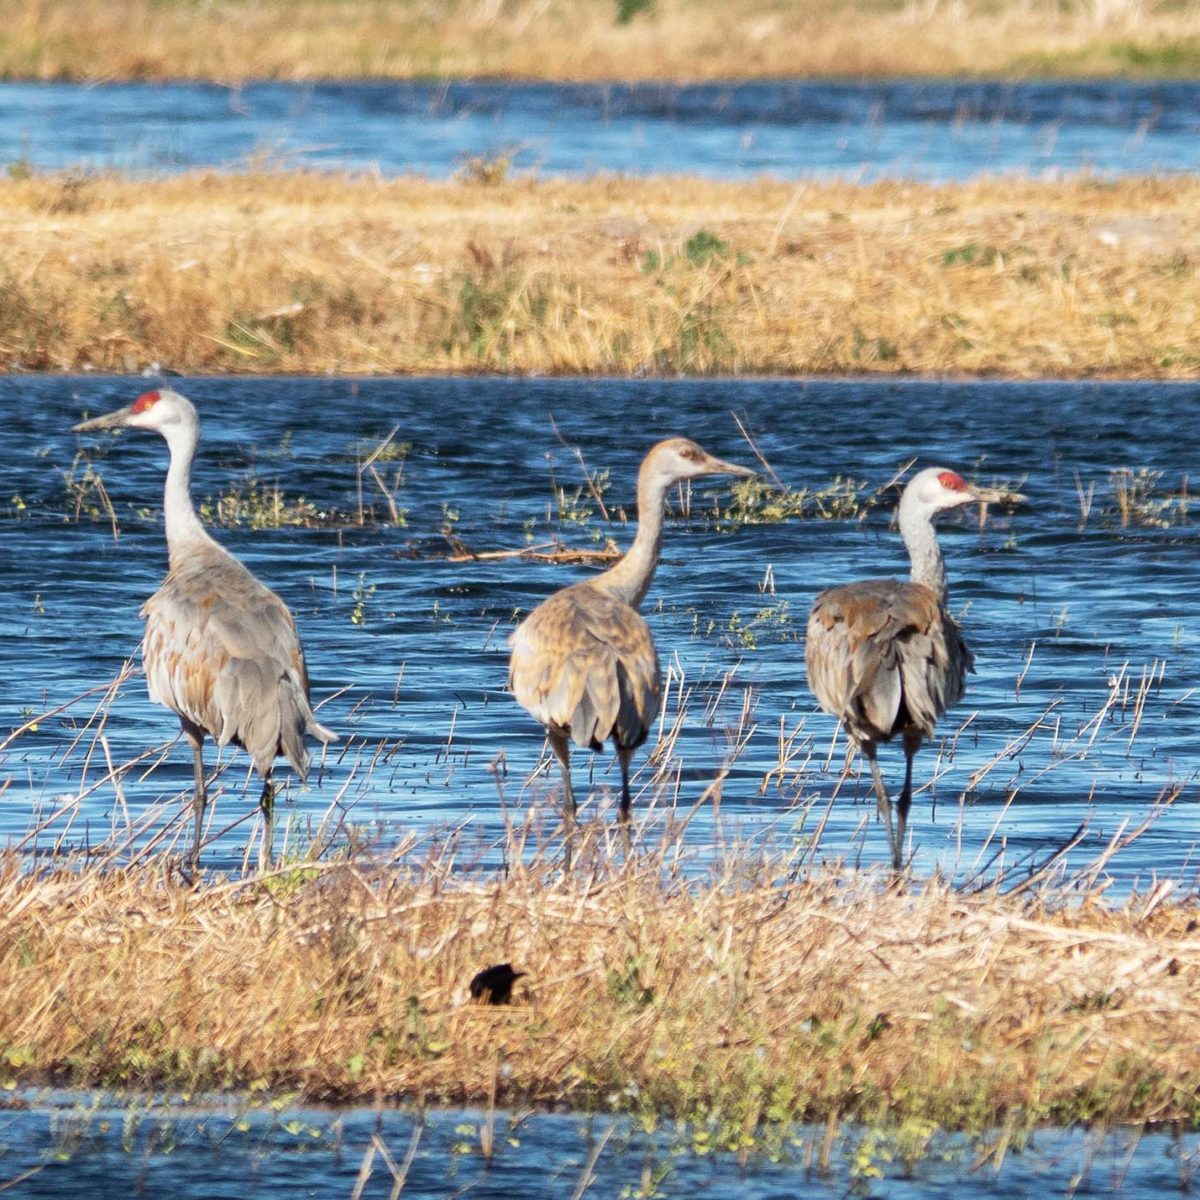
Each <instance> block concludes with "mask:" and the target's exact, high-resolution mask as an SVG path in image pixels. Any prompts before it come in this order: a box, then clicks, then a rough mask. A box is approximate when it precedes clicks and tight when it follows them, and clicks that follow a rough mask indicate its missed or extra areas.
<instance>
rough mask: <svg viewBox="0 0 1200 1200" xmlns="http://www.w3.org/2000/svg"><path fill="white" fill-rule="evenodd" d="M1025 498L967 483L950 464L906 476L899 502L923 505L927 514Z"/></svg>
mask: <svg viewBox="0 0 1200 1200" xmlns="http://www.w3.org/2000/svg"><path fill="white" fill-rule="evenodd" d="M1024 499H1025V497H1024V496H1022V495H1021V493H1020V492H1010V491H1005V490H1002V489H1000V488H990V487H983V486H982V485H980V484H977V483H968V482H967V481H966V480H965V479H964V478H963V477H962V476H961V475H960V474H959V473H958V472H957V471H952V470H950V468H949V467H926V468H925V470H924V471H918V472H917V474H916V475H914V476H913V477H912V479H910V480H909V482H908V486H907V487H906V488H905V489H904V495H903V496H902V497H901V498H900V503H901V504H902V505H904V506H905V507H907V508H921V509H925V510H926V511H927V512H928V513H929V514H930V515H933V514H934V513H939V512H942V511H944V510H946V509H950V508H961V507H962V506H963V505H964V504H995V503H1001V502H1003V503H1009V504H1019V503H1021V502H1022V501H1023V500H1024Z"/></svg>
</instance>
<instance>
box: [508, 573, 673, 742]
mask: <svg viewBox="0 0 1200 1200" xmlns="http://www.w3.org/2000/svg"><path fill="white" fill-rule="evenodd" d="M509 643H510V645H511V646H512V658H511V660H510V663H509V687H510V688H511V689H512V692H513V694H514V695H515V696H516V698H517V701H518V702H519V703H520V704H521V705H522V706H523V707H524V708H525V709H527V710H528V711H529V712H530V713H531V714H532V715H533V716H534V717H535V718H536V719H537V720H539V721H540V722H541V723H542V724H543V725H545V726H546V727H547V728H548V729H551V730H552V731H556V732H562V733H566V734H568V735H569V736H570V738H571V740H572V741H574V742H575V743H576V744H577V745H579V746H585V747H591V748H592V749H593V750H599V749H601V748H602V746H603V743H604V741H605V740H606V739H608V738H611V739H612V740H613V741H614V742H616V744H617V746H618V747H620V748H623V749H627V750H633V749H636V747H638V746H640V745H641V744H642V743H643V742H644V741H645V740H646V738H647V736H648V735H649V733H650V729H651V726H652V725H653V724H654V719H655V717H657V716H658V706H659V702H660V699H661V696H662V670H661V668H660V666H659V662H658V654H657V652H656V651H655V649H654V639H653V638H652V637H651V635H650V627H649V626H648V625H647V624H646V622H645V621H644V620H643V619H642V617H641V615H640V614H639V613H638V612H637V610H636V609H634V608H632V607H631V606H630V605H629V604H627V603H625V602H624V601H623V600H621V599H618V598H617V597H614V596H612V595H610V594H608V593H607V592H606V591H605V590H604V589H603V588H601V587H598V586H597V585H596V584H595V583H593V582H591V581H585V582H583V583H576V584H573V585H572V586H570V587H567V588H564V589H563V590H562V591H561V592H556V593H555V594H554V595H553V596H551V597H550V598H549V599H548V600H545V601H543V602H542V603H541V604H539V605H538V606H537V608H535V609H534V610H533V612H531V613H530V614H529V616H528V617H526V618H525V620H524V621H522V622H521V624H520V625H518V626H517V628H516V629H515V630H514V631H513V632H512V634H511V635H510V637H509Z"/></svg>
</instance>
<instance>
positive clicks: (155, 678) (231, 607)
mask: <svg viewBox="0 0 1200 1200" xmlns="http://www.w3.org/2000/svg"><path fill="white" fill-rule="evenodd" d="M74 428H75V432H76V433H86V432H90V431H92V430H100V429H147V430H150V431H151V432H153V433H158V434H161V435H162V437H163V438H164V439H165V440H166V443H167V446H168V448H169V449H170V451H171V465H170V468H169V469H168V471H167V483H166V490H165V493H164V497H163V515H164V519H165V523H166V529H167V554H168V557H169V561H170V569H169V570H168V572H167V577H166V579H165V580H164V581H163V585H162V587H160V588H159V589H158V591H157V592H155V593H154V595H153V596H151V597H150V599H149V600H147V601H146V603H145V604H144V605H143V606H142V616H143V618H145V621H146V636H145V638H144V639H143V641H142V662H143V664H144V665H145V668H146V686H147V688H148V689H149V692H150V699H151V700H154V701H157V702H158V703H159V704H162V705H165V706H166V707H167V708H169V709H170V710H171V711H172V712H174V713H175V714H176V716H178V717H179V722H180V724H181V725H182V727H183V735H184V737H185V738H187V740H188V744H189V745H190V746H191V748H192V757H193V765H194V767H195V780H196V783H195V793H194V798H193V811H194V813H195V822H196V829H195V836H194V839H193V841H192V850H191V854H190V856H189V861H190V863H191V865H192V866H193V867H195V866H196V865H197V863H198V862H199V859H200V844H201V839H202V835H203V829H204V810H205V807H206V805H207V803H208V792H207V788H206V785H205V779H204V756H203V747H204V739H205V737H206V736H207V737H211V738H213V739H214V740H215V741H216V743H217V744H218V745H219V746H224V745H227V744H228V743H229V742H233V743H234V744H235V745H238V746H241V747H242V748H243V749H244V750H245V751H246V753H247V754H249V755H250V757H251V759H252V760H253V762H254V767H255V770H256V771H257V772H258V774H259V776H260V777H261V778H262V781H263V790H262V797H261V798H260V800H259V806H260V808H261V809H262V815H263V826H264V827H263V840H262V846H261V854H260V859H261V861H262V864H263V865H264V866H265V865H267V864H268V863H269V862H270V861H271V818H272V814H273V810H274V805H275V787H274V784H273V783H272V782H271V768H272V765H273V764H274V762H275V759H276V758H277V757H278V756H280V755H282V756H283V757H284V758H286V759H287V761H288V762H289V763H290V764H291V766H292V770H294V771H295V772H296V774H297V775H298V776H299V777H300V778H301V779H304V778H305V776H306V775H307V773H308V763H309V755H308V750H307V748H306V747H305V744H304V739H305V737H312V738H316V739H317V740H318V741H320V742H326V743H328V742H335V741H337V734H336V733H334V732H333V731H332V730H331V729H326V728H325V726H324V725H322V724H321V723H320V722H319V721H318V720H317V718H316V717H315V716H314V715H313V710H312V705H311V704H310V703H309V698H308V672H307V670H306V668H305V665H304V652H303V651H302V650H301V648H300V639H299V637H298V636H297V634H296V623H295V621H293V620H292V614H291V613H290V612H289V611H288V609H287V606H286V605H285V604H284V602H283V601H282V600H280V598H279V597H278V596H277V595H275V593H274V592H273V591H271V589H270V588H268V587H267V586H266V585H265V584H263V583H260V582H259V581H258V580H257V579H256V578H255V577H254V576H253V575H252V574H251V573H250V572H249V570H247V569H246V567H244V566H243V565H242V564H241V563H240V562H238V560H237V559H236V558H234V557H233V555H232V554H230V553H229V551H228V550H226V549H225V548H224V547H223V546H220V545H218V544H217V543H216V542H215V541H214V540H213V539H212V538H211V537H210V536H209V535H208V532H207V531H206V530H205V528H204V526H203V525H202V524H201V523H200V518H199V517H198V516H197V515H196V510H195V508H194V507H193V505H192V497H191V472H192V459H193V458H194V457H195V453H196V446H197V444H198V443H199V441H200V418H199V417H198V416H197V414H196V410H195V408H193V407H192V404H191V402H190V401H189V400H187V399H186V398H185V397H183V396H181V395H180V394H179V393H178V392H173V391H171V390H170V389H169V388H160V389H158V390H157V391H153V392H145V393H144V394H143V395H141V396H139V397H138V398H137V399H136V400H135V401H134V402H133V403H132V404H130V405H128V406H126V407H125V408H121V409H118V410H117V411H116V412H110V413H106V414H105V415H104V416H102V417H94V418H93V419H92V420H90V421H81V422H80V423H79V424H78V425H76V426H75V427H74Z"/></svg>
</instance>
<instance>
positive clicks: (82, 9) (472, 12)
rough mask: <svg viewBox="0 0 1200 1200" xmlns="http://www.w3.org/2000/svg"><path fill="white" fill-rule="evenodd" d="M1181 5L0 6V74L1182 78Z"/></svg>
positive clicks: (106, 1)
mask: <svg viewBox="0 0 1200 1200" xmlns="http://www.w3.org/2000/svg"><path fill="white" fill-rule="evenodd" d="M1198 13H1200V6H1198V5H1197V4H1196V3H1195V0H1015V2H1013V0H1009V2H1008V3H1004V4H997V3H994V2H992V0H953V2H950V0H806V2H805V3H804V4H791V5H784V4H779V3H774V2H771V0H738V3H736V4H733V5H730V4H728V3H723V2H722V0H450V2H447V3H438V4H428V3H419V2H416V0H409V2H407V3H406V2H401V0H393V2H392V3H388V4H346V3H337V2H335V0H226V2H224V3H221V4H195V3H191V2H189V0H165V2H164V0H6V4H5V14H4V15H5V36H4V38H3V39H2V40H0V75H5V76H9V77H14V76H16V77H31V78H39V79H61V78H75V79H89V80H95V79H129V78H133V79H164V78H180V77H187V78H202V79H219V80H222V81H230V80H244V79H261V78H284V79H315V78H331V77H333V78H343V79H344V78H356V77H382V78H411V77H415V78H426V79H427V78H430V77H442V78H444V77H447V76H451V77H454V76H473V77H478V76H492V77H512V78H530V77H533V78H541V79H595V80H609V79H625V78H639V79H664V80H676V79H718V80H725V79H735V78H756V77H765V76H773V75H777V76H797V75H801V76H803V75H818V76H819V75H825V76H830V75H834V76H854V75H880V74H882V75H908V74H929V75H961V74H978V73H989V74H998V73H1015V74H1018V75H1029V74H1051V75H1070V74H1079V75H1105V74H1116V75H1121V74H1134V75H1145V76H1161V75H1183V74H1190V73H1194V71H1195V68H1196V64H1197V57H1198V51H1197V43H1196V36H1195V35H1196V21H1197V15H1198Z"/></svg>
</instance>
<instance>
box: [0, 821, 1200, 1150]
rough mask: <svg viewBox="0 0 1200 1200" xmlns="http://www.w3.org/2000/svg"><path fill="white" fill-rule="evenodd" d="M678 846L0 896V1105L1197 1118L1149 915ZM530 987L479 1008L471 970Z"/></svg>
mask: <svg viewBox="0 0 1200 1200" xmlns="http://www.w3.org/2000/svg"><path fill="white" fill-rule="evenodd" d="M673 846H674V843H673V842H672V841H671V839H670V838H669V837H668V838H666V839H664V842H663V844H662V846H661V848H660V849H659V850H658V851H655V850H648V851H643V852H642V853H641V854H640V855H639V856H638V857H636V858H635V859H634V860H633V862H632V863H626V864H624V865H617V864H616V863H615V861H614V858H613V857H610V856H609V855H610V853H611V852H610V851H605V850H604V849H603V848H601V849H600V851H599V852H598V853H596V854H595V855H594V856H592V857H590V858H589V855H588V854H587V853H584V854H583V855H582V856H581V857H580V859H579V860H577V869H576V870H575V871H574V872H572V873H570V874H569V875H567V876H566V877H564V876H563V875H562V874H561V872H559V871H558V870H556V869H555V868H554V866H553V865H551V862H550V860H549V859H548V858H547V857H544V856H542V855H534V856H533V858H532V862H531V865H526V866H522V865H520V848H519V847H518V846H514V847H511V848H510V849H511V850H512V851H513V854H512V858H511V859H510V862H512V863H513V867H512V870H511V871H510V872H509V873H508V874H507V875H504V876H500V875H496V874H491V875H488V876H483V875H479V876H476V877H474V878H472V876H471V875H470V874H469V873H462V872H456V871H455V870H453V869H452V868H451V866H450V856H449V855H447V856H446V857H444V858H443V859H441V860H440V861H439V862H426V863H425V864H423V865H422V866H419V867H415V868H410V869H406V868H404V867H399V866H396V865H395V864H392V865H388V866H387V867H384V868H371V867H368V866H366V865H355V864H354V863H353V862H347V863H344V864H342V865H325V866H319V867H318V866H312V867H305V868H302V867H294V868H288V869H286V870H282V871H280V872H277V873H276V874H275V875H273V876H268V877H264V878H251V879H248V880H244V881H234V882H213V883H210V884H208V885H206V886H205V887H203V888H201V889H200V890H195V891H194V890H191V889H188V888H184V887H182V886H179V885H177V884H175V883H173V882H171V880H170V879H169V878H168V876H167V875H166V874H165V873H163V872H162V871H161V870H160V869H157V868H155V867H145V868H139V869H135V870H131V871H127V872H120V871H109V872H103V871H97V870H94V869H84V870H82V871H81V872H80V873H73V872H69V871H66V870H64V871H61V872H58V873H53V874H42V875H38V876H33V875H31V874H30V873H29V872H28V871H27V870H26V869H25V867H24V866H23V864H22V863H21V862H20V861H18V859H17V858H16V857H15V856H9V858H8V859H7V861H6V862H5V864H4V867H3V871H2V874H0V947H2V948H3V953H2V954H0V1080H6V1081H7V1082H8V1083H9V1084H10V1085H11V1084H13V1083H17V1082H21V1081H26V1082H33V1081H36V1080H48V1079H49V1080H56V1081H59V1082H63V1083H72V1084H76V1085H82V1086H87V1085H135V1086H136V1085H148V1086H164V1085H165V1086H173V1087H177V1088H182V1089H184V1090H187V1091H195V1090H197V1089H211V1088H226V1087H253V1088H263V1087H270V1088H272V1089H286V1090H294V1091H297V1092H298V1093H300V1094H301V1095H302V1096H305V1097H310V1098H337V1099H368V1098H375V1097H394V1096H424V1097H426V1098H429V1099H439V1098H444V1099H464V1098H465V1099H482V1098H486V1097H487V1096H488V1094H489V1092H490V1091H491V1090H492V1089H493V1088H496V1090H497V1093H498V1095H499V1097H500V1099H501V1101H502V1102H517V1101H532V1102H539V1101H546V1102H548V1101H566V1102H569V1103H571V1104H573V1105H577V1106H585V1107H586V1106H592V1107H600V1108H605V1109H606V1108H608V1107H610V1106H614V1107H620V1108H625V1109H631V1110H633V1111H635V1112H640V1113H642V1114H643V1115H645V1116H646V1117H647V1119H650V1118H652V1116H653V1114H663V1113H671V1114H677V1115H681V1116H685V1117H692V1118H696V1119H704V1120H707V1121H714V1120H715V1121H717V1122H718V1123H719V1124H720V1126H721V1128H722V1129H723V1130H724V1135H723V1136H725V1137H727V1138H728V1139H729V1140H730V1142H731V1144H734V1145H736V1144H737V1139H739V1138H744V1137H746V1136H749V1135H750V1134H751V1133H752V1132H753V1131H754V1129H755V1128H756V1127H757V1126H758V1125H759V1124H760V1123H762V1122H776V1121H788V1120H792V1119H798V1118H805V1119H819V1118H828V1117H831V1116H836V1117H838V1118H842V1117H847V1118H855V1119H859V1120H867V1121H884V1120H892V1119H898V1120H906V1119H910V1120H927V1121H931V1122H936V1123H938V1124H940V1125H942V1126H944V1127H965V1128H981V1127H984V1126H990V1125H993V1124H997V1123H999V1124H1003V1123H1004V1122H1008V1123H1009V1127H1010V1129H1011V1128H1018V1127H1025V1126H1027V1125H1028V1124H1029V1123H1031V1122H1035V1121H1038V1120H1042V1119H1046V1118H1061V1119H1076V1118H1091V1117H1096V1118H1103V1119H1107V1120H1111V1121H1124V1120H1141V1121H1159V1120H1166V1119H1172V1118H1195V1117H1196V1116H1197V1115H1198V1114H1197V1107H1198V1101H1197V1095H1198V1088H1200V1064H1198V1061H1197V1057H1196V1054H1195V1041H1194V1037H1195V1029H1196V1027H1197V1021H1198V1020H1200V938H1197V936H1196V934H1195V929H1196V926H1197V916H1198V914H1197V910H1196V908H1195V907H1194V905H1192V904H1190V903H1189V904H1183V905H1174V904H1170V903H1167V902H1165V897H1166V895H1167V892H1166V891H1165V890H1160V891H1159V892H1158V893H1157V894H1156V895H1155V896H1154V897H1152V898H1150V899H1147V898H1145V897H1143V898H1135V899H1133V900H1131V901H1129V902H1128V903H1127V904H1126V905H1125V906H1124V907H1123V908H1121V909H1120V910H1113V909H1110V908H1107V907H1105V906H1104V905H1102V904H1100V903H1099V902H1098V901H1096V902H1092V901H1089V900H1087V899H1084V900H1082V901H1080V902H1077V903H1074V904H1072V905H1071V906H1070V907H1056V906H1054V905H1053V904H1052V903H1050V902H1049V901H1048V900H1047V899H1046V898H1045V897H1044V896H1038V895H1032V896H1031V895H1029V894H1026V895H1024V896H1022V897H1011V896H1010V897H1007V898H1006V897H1004V896H1002V895H1000V894H998V893H997V892H995V891H990V892H985V893H982V894H977V895H964V894H959V893H956V892H955V891H953V890H952V889H950V888H948V887H946V886H945V885H943V884H940V883H936V882H934V883H927V884H914V885H912V886H911V887H909V888H906V889H897V888H891V889H889V888H887V887H885V886H884V884H883V878H882V877H881V876H872V875H860V874H853V873H843V872H838V871H835V870H833V869H819V870H817V871H816V872H815V873H814V874H812V875H805V873H804V872H802V871H800V870H798V869H797V867H796V863H795V861H794V860H790V859H787V858H784V857H780V858H775V859H771V858H770V857H764V858H758V859H749V860H746V859H740V858H739V856H738V852H737V851H731V852H729V854H728V855H727V857H726V858H725V859H724V860H722V861H721V862H720V863H719V864H718V865H717V867H715V868H714V869H713V870H712V872H711V874H708V875H703V876H702V877H701V878H700V879H699V880H697V881H693V882H692V883H690V884H688V883H685V881H684V880H683V878H682V877H680V876H678V875H677V874H675V873H674V872H673V870H672V868H671V866H670V862H671V860H672V856H673V854H674V849H673ZM505 960H511V961H512V962H513V963H514V964H515V965H516V966H517V967H518V968H520V969H523V970H526V971H528V972H529V976H528V978H527V979H526V980H522V981H520V982H519V983H518V985H517V987H516V990H515V993H514V999H515V1001H516V1002H515V1003H514V1005H513V1006H511V1007H499V1008H491V1007H480V1006H478V1005H474V1004H471V1003H469V1002H468V1001H467V999H466V985H467V982H468V981H469V980H470V978H471V976H472V975H473V974H474V972H475V971H476V970H478V969H479V968H480V967H481V966H483V965H486V964H488V963H492V962H497V961H505Z"/></svg>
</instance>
